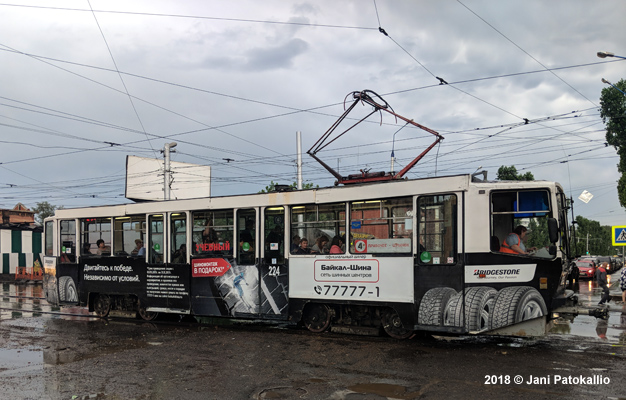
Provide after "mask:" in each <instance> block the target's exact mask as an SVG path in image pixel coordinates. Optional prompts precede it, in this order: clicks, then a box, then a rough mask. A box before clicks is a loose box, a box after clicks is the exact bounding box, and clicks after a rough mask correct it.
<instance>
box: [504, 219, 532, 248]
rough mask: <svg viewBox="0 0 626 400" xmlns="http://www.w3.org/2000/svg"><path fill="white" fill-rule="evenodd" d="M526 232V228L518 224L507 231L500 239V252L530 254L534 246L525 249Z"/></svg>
mask: <svg viewBox="0 0 626 400" xmlns="http://www.w3.org/2000/svg"><path fill="white" fill-rule="evenodd" d="M527 234H528V229H527V228H526V227H525V226H523V225H518V226H517V227H516V228H515V229H513V232H511V233H509V234H508V235H507V237H506V238H505V239H504V240H503V241H502V246H500V252H501V253H509V254H531V252H534V251H536V250H537V248H536V247H531V248H528V249H526V245H525V244H524V242H525V241H526V235H527Z"/></svg>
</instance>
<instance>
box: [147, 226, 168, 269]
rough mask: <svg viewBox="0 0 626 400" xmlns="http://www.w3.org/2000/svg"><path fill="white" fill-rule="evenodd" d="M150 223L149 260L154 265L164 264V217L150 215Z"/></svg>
mask: <svg viewBox="0 0 626 400" xmlns="http://www.w3.org/2000/svg"><path fill="white" fill-rule="evenodd" d="M148 221H149V224H148V227H149V232H148V237H149V242H148V247H147V250H148V259H149V260H150V263H152V264H163V263H164V262H165V260H163V254H164V253H163V251H164V248H163V225H164V221H163V215H150V216H149V217H148Z"/></svg>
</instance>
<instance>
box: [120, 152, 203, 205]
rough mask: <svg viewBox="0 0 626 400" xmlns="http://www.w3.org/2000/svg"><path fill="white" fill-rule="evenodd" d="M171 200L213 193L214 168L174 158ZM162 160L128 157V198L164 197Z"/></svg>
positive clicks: (155, 198)
mask: <svg viewBox="0 0 626 400" xmlns="http://www.w3.org/2000/svg"><path fill="white" fill-rule="evenodd" d="M170 170H171V174H170V176H171V177H172V184H171V187H170V199H172V200H181V199H195V198H199V197H210V196H211V167H209V166H207V165H197V164H188V163H182V162H176V161H171V162H170ZM163 175H164V167H163V160H162V159H156V158H145V157H136V156H126V198H127V199H130V200H135V201H142V200H163V196H164V194H163V186H164V178H163Z"/></svg>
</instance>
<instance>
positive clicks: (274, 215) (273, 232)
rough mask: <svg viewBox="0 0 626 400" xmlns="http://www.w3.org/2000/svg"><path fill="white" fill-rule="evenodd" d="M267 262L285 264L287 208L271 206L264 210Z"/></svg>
mask: <svg viewBox="0 0 626 400" xmlns="http://www.w3.org/2000/svg"><path fill="white" fill-rule="evenodd" d="M263 214H264V218H265V221H264V222H265V223H264V229H265V232H264V235H263V236H264V237H265V262H266V263H268V264H283V263H284V262H285V208H284V207H270V208H266V209H265V210H264V211H263Z"/></svg>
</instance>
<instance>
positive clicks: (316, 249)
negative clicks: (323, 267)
mask: <svg viewBox="0 0 626 400" xmlns="http://www.w3.org/2000/svg"><path fill="white" fill-rule="evenodd" d="M327 245H328V236H326V235H322V236H320V237H318V238H317V240H316V241H315V244H314V245H313V247H311V252H312V253H316V254H327V253H328V247H327Z"/></svg>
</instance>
